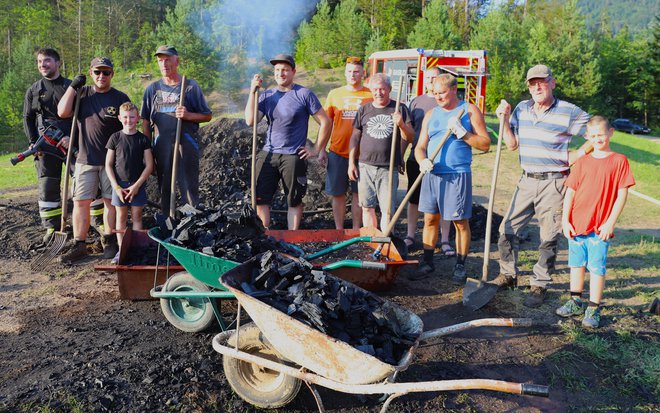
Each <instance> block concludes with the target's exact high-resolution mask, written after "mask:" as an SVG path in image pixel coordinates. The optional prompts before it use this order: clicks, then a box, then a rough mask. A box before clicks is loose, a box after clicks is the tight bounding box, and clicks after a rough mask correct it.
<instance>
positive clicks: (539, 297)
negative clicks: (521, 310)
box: [523, 285, 546, 308]
mask: <svg viewBox="0 0 660 413" xmlns="http://www.w3.org/2000/svg"><path fill="white" fill-rule="evenodd" d="M545 292H546V289H545V288H543V287H537V286H535V285H533V286H532V288H531V290H530V291H529V295H528V296H527V298H525V301H523V305H524V306H525V307H532V308H536V307H540V306H541V304H543V299H544V298H545Z"/></svg>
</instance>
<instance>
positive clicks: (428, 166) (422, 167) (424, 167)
mask: <svg viewBox="0 0 660 413" xmlns="http://www.w3.org/2000/svg"><path fill="white" fill-rule="evenodd" d="M432 170H433V161H432V160H430V159H429V158H426V159H424V160H423V161H422V162H421V163H420V164H419V172H421V173H423V174H426V173H429V172H431V171H432Z"/></svg>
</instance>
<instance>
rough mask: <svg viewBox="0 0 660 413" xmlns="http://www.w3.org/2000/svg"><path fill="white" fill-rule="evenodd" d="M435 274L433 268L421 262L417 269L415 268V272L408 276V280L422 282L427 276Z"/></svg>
mask: <svg viewBox="0 0 660 413" xmlns="http://www.w3.org/2000/svg"><path fill="white" fill-rule="evenodd" d="M434 272H435V267H434V266H433V265H431V264H429V263H428V262H422V263H421V264H420V265H419V267H417V272H416V273H414V274H412V275H410V276H409V277H408V278H409V279H411V280H413V281H417V280H423V279H424V278H426V277H428V276H429V274H432V273H434Z"/></svg>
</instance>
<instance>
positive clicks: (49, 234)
mask: <svg viewBox="0 0 660 413" xmlns="http://www.w3.org/2000/svg"><path fill="white" fill-rule="evenodd" d="M54 233H55V228H48V229H46V233H45V234H44V237H43V238H42V240H43V242H44V244H48V243H49V242H50V240H51V238H53V234H54Z"/></svg>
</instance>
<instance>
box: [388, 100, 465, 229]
mask: <svg viewBox="0 0 660 413" xmlns="http://www.w3.org/2000/svg"><path fill="white" fill-rule="evenodd" d="M464 112H465V110H463V109H461V110H459V111H458V115H457V116H458V118H459V119H460V118H461V117H462V116H463V113H464ZM451 134H452V131H451V129H448V130H447V132H445V135H444V136H443V137H442V139H441V140H440V143H439V144H438V147H437V148H435V151H433V153H432V154H431V156H430V157H429V159H431V160H434V159H435V157H436V156H438V154H439V153H440V150H441V149H442V147H443V146H444V144H445V142H447V139H449V136H450V135H451ZM424 175H426V172H425V173H420V174H419V175H418V176H417V179H415V182H413V184H412V185H411V186H410V189H408V193H407V194H406V196H405V197H404V198H403V201H401V204H400V205H399V208H397V210H396V212H395V213H394V216H393V217H392V219H391V220H390V222H389V223H388V224H387V228H386V229H385V231H384V232H383V235H384V236H388V235H390V233H391V232H392V230H393V229H394V226H395V225H396V220H397V219H399V216H401V213H402V212H403V208H404V207H405V206H406V203H407V202H408V201H409V200H410V198H411V197H412V194H413V192H415V190H416V189H417V187H418V186H419V184H421V183H422V179H423V178H424Z"/></svg>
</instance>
